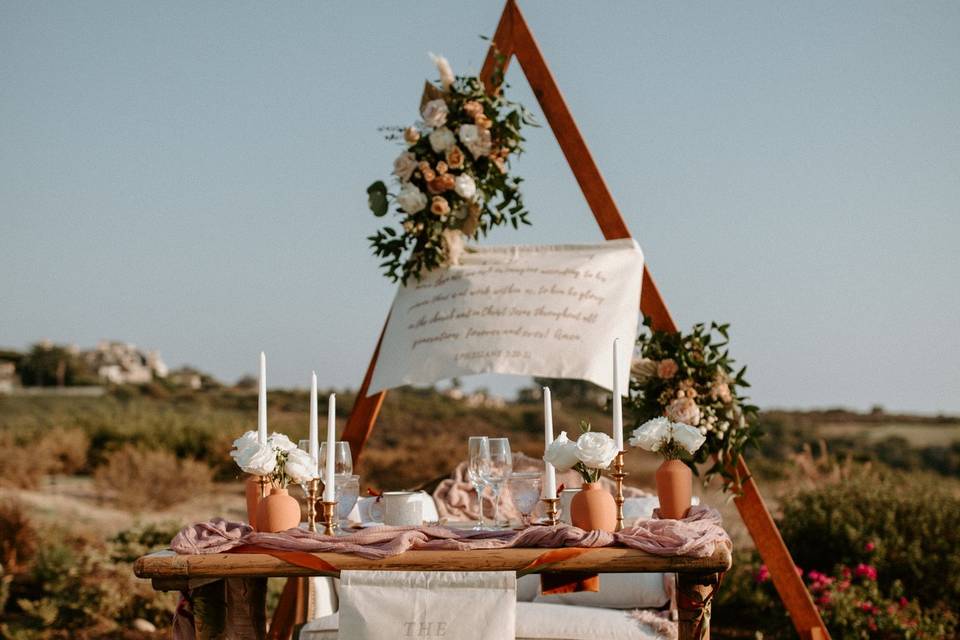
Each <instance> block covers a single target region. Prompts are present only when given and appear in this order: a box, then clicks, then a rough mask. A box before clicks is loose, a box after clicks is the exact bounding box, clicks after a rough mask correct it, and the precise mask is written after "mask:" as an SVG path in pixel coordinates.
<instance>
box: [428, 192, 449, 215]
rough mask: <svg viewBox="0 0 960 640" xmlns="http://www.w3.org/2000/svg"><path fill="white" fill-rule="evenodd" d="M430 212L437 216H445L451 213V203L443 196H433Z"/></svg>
mask: <svg viewBox="0 0 960 640" xmlns="http://www.w3.org/2000/svg"><path fill="white" fill-rule="evenodd" d="M430 213H432V214H433V215H435V216H445V215H447V214H448V213H450V203H449V202H447V199H446V198H444V197H443V196H433V200H432V201H431V202H430Z"/></svg>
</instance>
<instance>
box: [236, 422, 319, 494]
mask: <svg viewBox="0 0 960 640" xmlns="http://www.w3.org/2000/svg"><path fill="white" fill-rule="evenodd" d="M230 457H232V458H233V459H234V460H235V461H236V463H237V466H239V467H240V468H241V469H242V470H243V471H244V472H245V473H249V474H252V475H255V476H264V477H268V478H270V482H271V483H272V484H273V486H276V487H280V488H281V489H286V488H287V485H288V484H290V483H291V482H295V483H299V484H306V483H307V482H310V481H311V480H314V479H316V478H319V477H320V476H319V474H318V473H317V463H316V462H315V461H314V459H313V458H312V457H311V456H310V454H309V453H307V452H306V451H304V450H303V449H300V448H298V447H297V445H295V444H294V443H293V441H292V440H290V438H288V437H287V436H285V435H283V434H282V433H273V434H271V435H270V437H269V438H267V441H266V443H264V444H260V442H259V440H258V439H257V432H256V431H247V432H246V433H245V434H243V435H242V436H240V437H239V438H237V439H236V440H234V441H233V450H232V451H230Z"/></svg>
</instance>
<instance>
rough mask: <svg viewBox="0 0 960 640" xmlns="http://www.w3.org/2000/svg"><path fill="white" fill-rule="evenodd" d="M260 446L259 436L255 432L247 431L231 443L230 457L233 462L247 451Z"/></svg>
mask: <svg viewBox="0 0 960 640" xmlns="http://www.w3.org/2000/svg"><path fill="white" fill-rule="evenodd" d="M259 446H260V440H259V436H258V435H257V432H256V431H247V432H246V433H245V434H243V435H242V436H240V437H239V438H237V439H236V440H234V441H233V451H231V452H230V457H232V458H233V459H234V460H237V459H238V457H239V456H240V455H241V454H242V453H243V452H244V451H246V450H247V449H252V448H256V447H259Z"/></svg>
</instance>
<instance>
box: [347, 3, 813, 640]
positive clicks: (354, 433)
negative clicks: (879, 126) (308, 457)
mask: <svg viewBox="0 0 960 640" xmlns="http://www.w3.org/2000/svg"><path fill="white" fill-rule="evenodd" d="M514 56H515V57H516V58H517V61H518V62H519V63H520V66H521V68H522V69H523V72H524V74H525V75H526V77H527V80H528V81H529V83H530V87H531V88H532V89H533V93H534V95H536V97H537V101H538V102H539V104H540V108H541V109H542V110H543V114H544V117H545V118H546V120H547V123H548V124H549V125H550V128H551V129H552V130H553V133H554V136H556V138H557V142H558V143H559V144H560V148H561V150H562V151H563V155H564V157H565V158H566V159H567V163H568V164H569V166H570V169H571V170H572V171H573V175H574V177H575V178H576V180H577V183H578V184H579V185H580V190H581V191H582V192H583V195H584V197H585V198H586V200H587V203H588V205H589V206H590V210H591V211H592V212H593V216H594V218H595V219H596V220H597V224H598V225H599V226H600V230H601V231H602V232H603V236H604V238H606V239H607V240H615V239H620V238H629V237H631V235H630V230H629V229H628V228H627V225H626V223H625V222H624V220H623V216H621V215H620V210H619V209H618V208H617V205H616V203H615V202H614V200H613V196H612V195H611V193H610V190H609V189H608V188H607V184H606V182H605V181H604V179H603V176H602V175H601V174H600V170H599V168H598V167H597V164H596V162H595V161H594V159H593V156H592V155H591V153H590V150H589V149H588V148H587V145H586V142H585V141H584V139H583V136H582V135H581V134H580V130H579V128H578V127H577V124H576V122H575V121H574V119H573V116H572V114H571V113H570V109H569V108H568V107H567V104H566V101H565V100H564V99H563V95H562V94H561V93H560V89H559V87H558V85H557V83H556V80H555V79H554V77H553V74H552V73H551V72H550V69H549V67H548V66H547V63H546V60H545V59H544V57H543V53H542V52H541V51H540V47H539V45H538V44H537V42H536V40H535V39H534V37H533V33H532V32H531V31H530V27H529V26H528V25H527V22H526V19H525V18H524V17H523V14H522V13H521V12H520V8H519V7H518V6H517V3H516V1H515V0H507V3H506V6H505V7H504V10H503V13H502V14H501V16H500V22H499V24H498V25H497V30H496V33H495V34H494V37H493V42H492V43H491V46H490V49H489V51H488V52H487V57H486V59H485V61H484V64H483V68H482V70H481V73H480V78H481V80H483V82H484V84H485V85H486V86H487V89H488V91H496V90H497V89H498V87H496V86H494V83H493V80H494V78H495V75H497V76H499V74H495V73H494V72H495V71H497V69H498V65H499V70H500V71H501V72H502V73H504V74H505V73H506V69H507V66H508V65H509V63H510V61H511V58H512V57H514ZM500 77H502V76H500ZM640 310H641V311H642V312H643V313H644V314H645V315H648V316H650V318H651V319H652V322H653V327H654V328H655V329H660V330H665V331H676V330H677V326H676V324H675V323H674V321H673V318H672V317H671V316H670V312H669V311H668V310H667V306H666V304H665V303H664V301H663V297H662V296H661V295H660V291H659V290H658V289H657V285H656V283H655V282H654V280H653V276H652V275H651V274H650V270H649V269H648V268H647V266H646V265H644V270H643V286H642V289H641V291H640ZM380 339H381V340H382V339H383V334H382V333H381V335H380ZM379 350H380V342H378V343H377V349H376V350H375V351H374V354H373V358H372V359H371V361H370V366H369V367H368V369H367V373H366V376H364V380H363V384H362V385H361V388H360V392H359V393H358V395H357V400H356V403H355V404H354V409H353V412H352V413H351V415H350V420H349V421H348V422H347V428H346V430H345V431H344V434H343V439H345V440H348V441H349V442H350V444H351V449H352V451H353V456H354V461H355V464H356V463H357V462H358V461H359V456H360V453H361V451H362V449H363V445H364V443H366V441H367V440H368V439H369V437H370V433H371V431H372V429H373V424H374V422H376V419H377V415H378V413H379V411H380V407H381V406H382V404H383V398H384V392H381V393H378V394H375V395H373V396H371V397H369V398H367V397H365V396H366V392H367V389H368V387H369V382H370V379H371V378H372V376H373V369H374V367H375V366H376V361H377V356H378V355H379ZM737 467H738V471H739V473H740V476H741V477H742V478H747V480H746V481H745V482H744V487H743V494H742V495H741V496H740V497H739V498H737V499H736V505H737V509H738V510H739V511H740V515H741V517H742V518H743V521H744V524H746V526H747V529H748V530H749V531H750V535H751V536H752V537H753V540H754V542H755V543H756V545H757V549H758V550H759V551H760V555H761V556H762V557H763V559H764V561H765V562H766V563H767V566H768V567H769V568H770V572H771V575H772V577H773V580H774V585H775V586H776V588H777V592H778V593H779V594H780V598H781V600H783V603H784V605H785V606H786V608H787V611H788V612H789V613H790V617H791V620H792V621H793V624H794V627H795V628H796V630H797V632H798V633H799V634H800V637H802V638H817V637H819V638H824V639H826V638H829V637H830V635H829V633H828V632H827V628H826V626H825V625H824V624H823V620H822V619H821V618H820V614H819V612H818V611H817V609H816V606H815V605H814V603H813V600H812V599H811V597H810V594H809V592H807V590H806V587H805V586H804V584H803V581H802V580H801V579H800V578H799V577H798V576H797V575H796V571H795V565H794V563H793V559H792V558H791V557H790V552H789V551H788V550H787V547H786V545H785V544H784V543H783V538H782V537H781V536H780V532H779V531H778V530H777V527H776V524H775V523H774V522H773V518H772V517H771V516H770V512H769V511H768V510H767V507H766V505H765V504H764V502H763V498H762V497H761V496H760V493H759V491H757V489H756V484H755V483H754V481H753V479H752V478H751V477H750V471H749V469H748V468H747V465H746V462H744V460H743V459H742V458H741V459H739V460H738V462H737Z"/></svg>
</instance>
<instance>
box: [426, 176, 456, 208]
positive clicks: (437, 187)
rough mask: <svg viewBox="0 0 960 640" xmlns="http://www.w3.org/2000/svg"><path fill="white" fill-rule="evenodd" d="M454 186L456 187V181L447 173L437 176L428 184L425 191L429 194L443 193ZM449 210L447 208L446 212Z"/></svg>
mask: <svg viewBox="0 0 960 640" xmlns="http://www.w3.org/2000/svg"><path fill="white" fill-rule="evenodd" d="M454 185H456V179H455V178H454V177H453V176H452V175H451V174H449V173H447V174H445V175H442V176H437V177H436V178H434V179H433V180H431V181H430V182H428V183H427V189H428V190H429V191H430V193H443V192H444V191H449V190H450V189H453V187H454ZM449 210H450V209H449V208H448V209H447V211H449ZM434 213H436V212H434ZM445 213H446V212H445Z"/></svg>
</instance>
